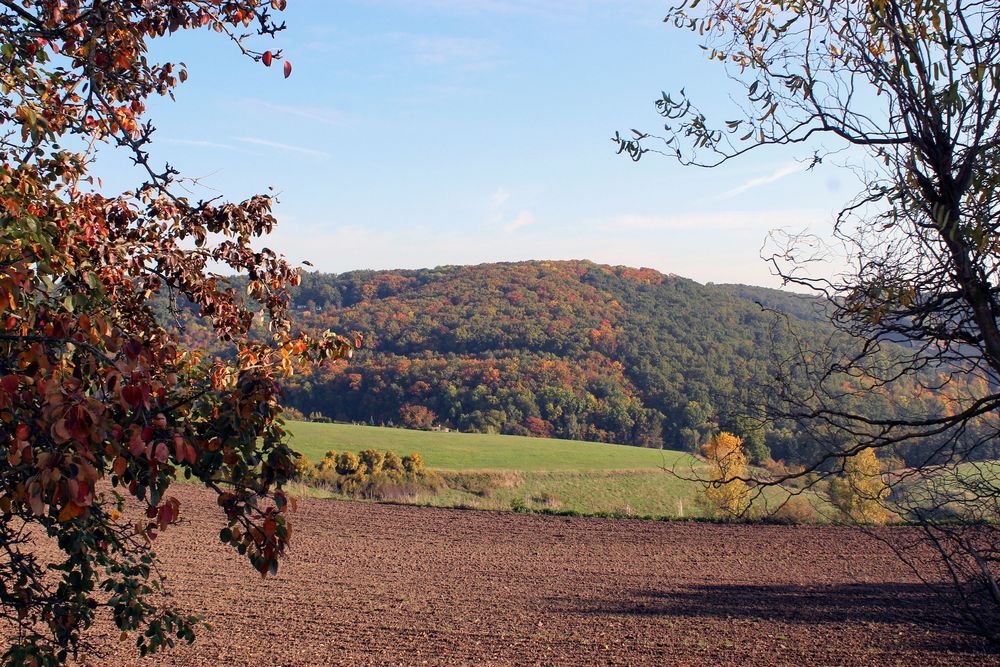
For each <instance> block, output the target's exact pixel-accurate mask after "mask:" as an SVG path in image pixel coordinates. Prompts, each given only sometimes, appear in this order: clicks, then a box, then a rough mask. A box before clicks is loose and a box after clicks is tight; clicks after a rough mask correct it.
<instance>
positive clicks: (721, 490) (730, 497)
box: [701, 431, 750, 517]
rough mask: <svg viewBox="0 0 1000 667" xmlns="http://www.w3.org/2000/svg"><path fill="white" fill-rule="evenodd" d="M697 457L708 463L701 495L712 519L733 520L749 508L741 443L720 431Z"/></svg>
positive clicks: (738, 439)
mask: <svg viewBox="0 0 1000 667" xmlns="http://www.w3.org/2000/svg"><path fill="white" fill-rule="evenodd" d="M701 453H702V455H704V457H705V458H706V459H708V464H709V470H710V472H709V477H708V480H707V482H708V483H707V486H706V487H705V494H706V496H707V497H708V500H709V501H710V502H711V505H712V508H713V509H714V511H715V514H716V516H719V517H725V516H730V517H735V516H739V515H740V514H742V513H743V512H745V511H746V510H747V508H748V507H749V505H750V489H749V487H748V486H747V484H746V482H745V481H743V480H744V479H745V478H746V477H747V455H746V453H745V452H744V451H743V440H742V439H740V438H739V437H738V436H735V435H733V434H732V433H726V432H725V431H723V432H722V433H719V434H717V435H714V436H712V438H710V439H709V441H708V442H706V443H705V444H704V445H703V446H702V448H701Z"/></svg>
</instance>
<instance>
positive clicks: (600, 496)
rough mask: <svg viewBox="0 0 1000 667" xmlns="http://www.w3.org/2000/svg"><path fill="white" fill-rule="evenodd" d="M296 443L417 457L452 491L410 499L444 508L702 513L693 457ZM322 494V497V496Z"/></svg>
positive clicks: (377, 436)
mask: <svg viewBox="0 0 1000 667" xmlns="http://www.w3.org/2000/svg"><path fill="white" fill-rule="evenodd" d="M288 429H289V431H290V432H291V433H292V435H293V439H292V446H293V447H294V448H295V449H296V450H298V451H300V452H301V453H303V454H305V455H306V456H308V457H309V458H310V459H312V460H313V461H314V462H315V461H319V460H320V459H321V458H322V457H323V455H324V454H325V453H326V452H327V451H328V450H336V451H338V452H339V451H344V450H351V451H355V452H357V451H360V450H362V449H368V448H373V449H382V450H385V449H390V450H393V451H395V452H396V453H398V454H400V455H405V454H408V453H411V452H420V454H421V455H422V456H423V457H424V460H425V461H426V463H427V466H428V467H430V468H433V469H435V470H437V471H440V472H441V473H442V474H443V475H444V477H445V479H446V480H447V481H448V485H449V487H450V488H449V489H448V490H447V491H445V492H443V493H439V494H431V493H427V494H423V495H417V496H414V497H412V498H407V499H406V501H407V502H414V503H419V504H427V505H435V506H440V507H474V508H480V509H498V510H509V509H511V508H514V507H517V508H524V509H528V510H559V511H571V512H577V513H580V514H615V515H622V516H631V515H636V516H652V517H690V516H701V515H702V514H703V510H702V509H701V508H700V507H699V504H698V497H699V496H700V495H701V487H700V486H699V485H698V484H696V483H693V482H688V481H684V480H681V479H678V478H677V477H675V476H673V475H670V474H669V473H668V472H666V471H665V470H664V468H666V469H675V470H677V471H678V472H679V473H683V472H685V471H686V472H689V473H690V471H691V467H692V466H699V465H700V462H699V461H698V460H697V459H696V458H695V457H693V456H691V455H690V454H686V453H683V452H676V451H669V450H655V449H644V448H639V447H629V446H626V445H608V444H602V443H595V442H582V441H574V440H553V439H543V438H525V437H519V436H504V435H483V434H478V433H443V432H438V431H410V430H405V429H395V428H379V427H371V426H354V425H350V424H318V423H309V422H290V423H289V424H288ZM320 495H323V494H322V493H320Z"/></svg>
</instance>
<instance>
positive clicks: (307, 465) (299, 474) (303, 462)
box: [292, 454, 316, 482]
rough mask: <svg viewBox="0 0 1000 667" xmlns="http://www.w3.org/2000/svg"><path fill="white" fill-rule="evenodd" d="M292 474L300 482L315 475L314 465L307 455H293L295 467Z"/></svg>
mask: <svg viewBox="0 0 1000 667" xmlns="http://www.w3.org/2000/svg"><path fill="white" fill-rule="evenodd" d="M292 476H293V477H294V478H295V479H297V480H299V481H302V482H307V481H309V480H311V479H313V478H314V477H315V476H316V466H314V465H313V462H312V461H310V460H309V458H308V457H306V456H303V455H302V454H299V455H298V456H297V457H295V468H294V472H293V473H292Z"/></svg>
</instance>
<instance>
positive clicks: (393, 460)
mask: <svg viewBox="0 0 1000 667" xmlns="http://www.w3.org/2000/svg"><path fill="white" fill-rule="evenodd" d="M382 470H384V471H386V472H387V473H389V475H398V474H402V473H403V472H404V471H405V468H403V459H401V458H399V454H397V453H396V452H394V451H392V450H391V449H390V450H389V451H387V452H386V453H385V460H383V461H382Z"/></svg>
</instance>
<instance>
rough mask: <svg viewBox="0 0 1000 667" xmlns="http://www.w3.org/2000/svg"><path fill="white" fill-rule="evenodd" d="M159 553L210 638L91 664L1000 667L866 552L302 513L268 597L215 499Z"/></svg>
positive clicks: (713, 531) (771, 530)
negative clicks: (150, 655) (224, 528)
mask: <svg viewBox="0 0 1000 667" xmlns="http://www.w3.org/2000/svg"><path fill="white" fill-rule="evenodd" d="M176 491H177V493H176V495H177V496H178V497H179V498H180V499H181V502H182V507H183V511H184V512H185V515H186V516H187V517H188V519H189V520H190V523H188V524H186V525H183V526H179V527H176V528H174V529H171V530H169V531H167V532H166V533H165V534H164V535H163V536H161V539H160V540H158V542H159V545H158V550H159V552H160V555H161V557H162V558H163V559H164V561H165V564H166V565H165V571H166V572H167V573H168V574H169V579H170V580H169V582H168V583H169V585H170V587H171V588H172V590H173V591H174V592H175V594H176V601H177V602H179V603H180V604H182V605H183V606H184V607H185V608H187V609H189V610H194V611H198V612H201V613H203V614H204V615H205V616H206V618H207V620H208V621H209V622H210V623H211V625H212V629H211V630H210V631H203V632H202V634H201V636H200V638H199V639H198V641H196V642H195V644H194V645H192V646H186V645H185V646H181V647H178V648H175V649H174V650H173V651H172V652H170V653H168V654H166V655H161V656H158V657H157V659H156V660H151V661H148V663H141V662H140V661H138V659H137V657H136V655H135V654H134V653H133V652H132V647H133V643H132V640H130V641H125V642H122V641H119V639H118V638H117V636H115V633H112V632H110V630H109V629H107V628H104V629H103V630H99V631H98V633H100V632H104V633H105V635H106V641H105V642H103V643H104V645H105V646H106V648H107V651H108V652H109V655H108V656H105V657H102V658H100V659H98V660H95V661H94V664H102V665H106V664H111V665H125V664H128V665H133V664H158V665H161V664H176V665H321V664H341V663H343V664H352V665H356V664H400V665H421V664H428V665H441V664H449V665H451V664H462V665H465V664H477V665H479V664H482V665H514V664H542V665H642V664H645V665H670V664H679V665H693V664H720V663H721V664H746V665H764V664H787V665H803V664H813V665H815V664H824V665H826V664H829V665H855V664H859V665H860V664H866V665H876V664H877V665H895V664H899V665H952V664H954V665H957V664H975V665H984V664H997V665H1000V657H998V656H997V655H996V654H994V653H990V652H989V649H988V647H987V646H986V645H985V644H984V643H982V642H981V641H980V640H978V639H976V638H975V637H971V636H968V635H963V634H960V633H956V632H950V631H947V630H943V629H937V628H935V627H934V626H932V625H928V624H926V622H925V621H926V620H927V619H928V618H933V617H935V616H938V615H941V614H943V613H945V612H946V609H945V608H944V607H943V605H942V604H941V603H940V602H938V601H937V600H936V599H935V598H933V597H930V596H928V595H927V594H925V593H924V592H923V590H922V589H921V588H920V587H919V586H918V585H917V584H916V581H915V579H914V577H913V576H912V574H910V573H909V572H907V571H906V569H905V568H904V567H903V566H902V565H901V564H900V563H899V562H897V561H896V560H895V558H894V557H893V556H892V555H890V554H887V553H885V552H884V550H883V549H882V548H881V547H880V545H879V544H878V543H877V542H875V541H874V540H872V539H871V538H868V537H865V536H863V535H860V534H857V533H855V532H852V531H848V530H844V529H837V528H815V527H811V528H794V527H776V526H751V527H748V526H716V525H708V524H685V523H674V524H671V523H658V522H645V521H620V520H605V519H578V518H564V517H544V516H529V515H518V514H504V513H490V512H473V511H461V510H441V509H424V508H413V507H400V506H389V505H369V504H361V503H345V502H332V501H303V502H300V504H299V511H298V512H297V513H296V514H295V515H294V521H295V524H294V529H295V533H294V536H293V544H294V551H293V552H292V554H291V558H290V559H288V560H287V561H285V562H283V563H282V566H281V570H280V572H279V574H278V576H277V577H276V578H273V579H268V580H265V581H262V580H261V579H260V578H259V576H257V575H256V573H254V572H253V570H252V569H251V568H250V566H249V564H248V563H247V562H245V561H244V560H242V559H241V558H240V557H239V556H238V555H236V554H235V553H230V552H229V551H228V550H227V549H225V548H223V547H222V546H221V545H220V544H218V538H217V535H218V530H219V528H220V527H221V522H222V519H221V513H220V512H219V511H218V510H217V508H216V507H215V506H214V503H213V501H212V497H210V495H209V494H208V493H203V492H202V491H200V490H198V489H196V488H194V487H181V486H178V487H176Z"/></svg>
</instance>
